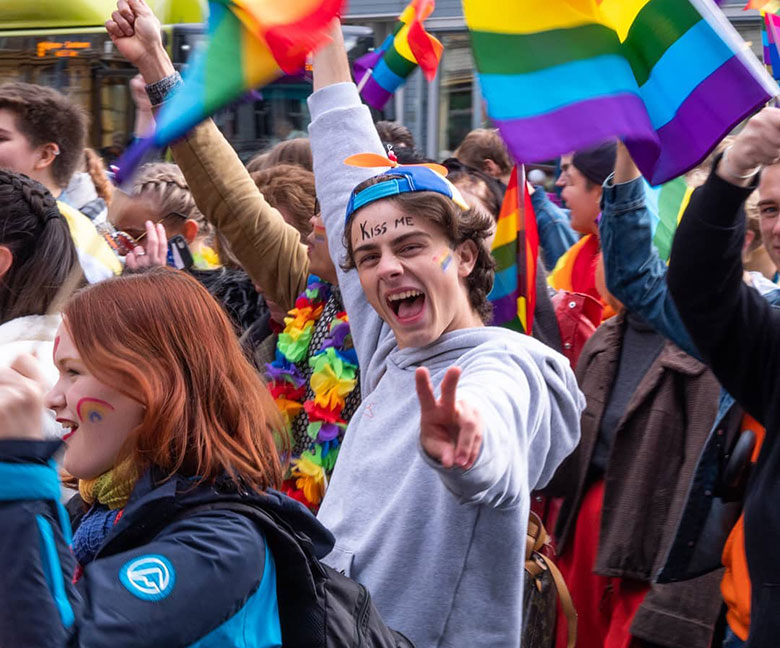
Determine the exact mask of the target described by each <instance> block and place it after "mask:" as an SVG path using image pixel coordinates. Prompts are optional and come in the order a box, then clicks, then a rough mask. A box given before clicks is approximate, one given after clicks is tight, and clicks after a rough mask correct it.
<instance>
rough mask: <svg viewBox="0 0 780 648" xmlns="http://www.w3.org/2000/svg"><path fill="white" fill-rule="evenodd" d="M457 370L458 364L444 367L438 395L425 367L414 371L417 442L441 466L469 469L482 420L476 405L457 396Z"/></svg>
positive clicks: (478, 447) (476, 451)
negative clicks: (445, 369)
mask: <svg viewBox="0 0 780 648" xmlns="http://www.w3.org/2000/svg"><path fill="white" fill-rule="evenodd" d="M460 374H461V370H460V368H459V367H450V368H449V369H448V370H447V373H446V374H445V375H444V379H443V380H442V382H441V396H440V398H439V399H437V398H436V396H435V395H434V391H433V385H432V384H431V377H430V373H429V372H428V369H426V368H425V367H420V368H418V369H417V371H416V372H415V383H416V387H417V398H418V400H419V401H420V444H421V445H422V447H423V450H425V452H426V454H428V456H429V457H431V458H432V459H435V460H436V461H438V462H439V463H440V464H441V465H442V466H443V467H444V468H453V467H456V468H462V469H463V470H468V469H469V468H471V467H472V466H473V465H474V462H475V461H476V460H477V458H478V457H479V452H480V450H481V449H482V437H483V427H484V424H483V421H482V416H481V415H480V413H479V410H477V408H475V407H474V406H472V405H471V404H469V403H467V402H466V401H462V400H461V401H459V400H457V399H456V393H457V388H458V380H459V379H460Z"/></svg>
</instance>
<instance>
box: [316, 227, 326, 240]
mask: <svg viewBox="0 0 780 648" xmlns="http://www.w3.org/2000/svg"><path fill="white" fill-rule="evenodd" d="M314 238H315V240H317V241H324V240H325V239H326V235H325V228H324V227H323V226H322V225H315V226H314Z"/></svg>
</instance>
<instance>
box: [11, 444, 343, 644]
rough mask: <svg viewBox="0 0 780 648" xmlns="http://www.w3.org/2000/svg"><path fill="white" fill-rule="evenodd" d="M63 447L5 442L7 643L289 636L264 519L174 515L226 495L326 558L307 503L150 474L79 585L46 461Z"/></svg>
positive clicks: (326, 547)
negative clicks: (289, 525) (279, 523)
mask: <svg viewBox="0 0 780 648" xmlns="http://www.w3.org/2000/svg"><path fill="white" fill-rule="evenodd" d="M58 446H59V443H58V442H32V441H0V528H1V529H2V533H0V570H1V571H2V574H3V577H2V578H0V601H2V605H0V645H2V646H19V647H26V646H30V647H32V646H35V647H36V648H45V647H49V646H58V647H62V646H70V647H76V646H79V647H81V646H83V647H85V648H86V647H90V648H91V647H93V646H94V647H98V646H100V647H103V646H110V647H111V648H125V647H127V648H130V647H133V648H135V647H141V646H165V647H166V648H177V647H181V648H184V647H185V646H194V645H197V646H198V647H200V648H206V647H210V646H220V647H226V648H233V647H234V648H239V647H244V646H246V647H248V646H253V647H255V646H257V647H259V646H269V647H270V646H278V645H281V630H280V625H279V613H278V607H277V599H276V566H275V563H274V560H273V557H272V556H271V553H270V551H269V550H268V548H267V545H266V544H265V541H264V538H263V534H262V533H261V531H260V530H259V528H258V527H257V526H256V525H255V524H254V523H253V522H252V520H250V519H249V518H248V517H246V516H244V515H242V514H241V513H236V512H233V511H225V510H219V511H200V512H194V513H193V515H191V516H183V517H177V516H178V514H179V513H180V512H181V511H183V510H185V509H187V508H190V507H194V506H200V505H203V504H207V503H212V502H215V501H220V500H231V501H235V500H240V501H245V502H246V501H257V502H262V506H263V507H270V508H273V509H274V510H275V511H277V512H278V513H279V514H280V515H283V516H284V517H285V518H286V519H290V520H294V521H295V524H296V525H298V526H299V528H304V529H306V532H307V534H308V535H309V536H310V537H311V538H312V539H313V540H314V542H315V544H317V545H318V548H319V549H320V550H319V551H318V552H317V553H318V554H320V555H324V554H325V553H327V552H328V551H330V548H331V547H332V545H333V537H332V536H331V534H330V533H329V532H328V531H326V530H325V529H324V527H322V525H320V524H319V523H318V522H317V521H316V519H315V518H314V517H313V516H311V515H310V514H309V513H308V512H307V511H305V510H304V509H303V507H301V506H300V505H298V504H297V503H296V502H293V501H292V500H290V499H289V498H286V497H284V496H283V495H281V494H278V493H274V492H269V493H268V494H267V495H265V496H259V495H258V496H243V497H242V496H239V495H237V494H236V493H235V492H234V491H233V490H232V489H229V488H220V487H215V486H206V485H203V486H198V487H195V488H193V486H192V482H191V481H189V480H187V479H185V478H183V477H174V478H173V479H170V480H168V481H165V482H163V483H161V484H160V485H155V481H154V479H153V474H152V472H150V473H147V474H146V475H144V476H143V477H142V478H141V479H140V480H139V482H138V483H137V484H136V487H135V489H134V490H133V493H132V495H131V497H130V500H129V501H128V503H127V505H126V506H125V508H124V509H123V512H122V516H121V518H120V519H119V521H118V522H117V523H116V525H115V526H114V527H113V528H112V530H111V531H110V532H109V534H108V536H107V537H106V539H105V541H104V542H103V544H102V545H101V546H100V549H99V550H98V553H97V555H96V557H95V559H94V560H92V561H91V562H90V563H88V564H87V565H86V566H85V569H84V574H83V576H82V577H81V578H80V580H79V581H78V583H77V584H76V585H73V583H72V577H73V574H74V568H75V561H74V559H73V556H72V554H71V552H70V550H69V548H68V542H69V540H70V520H69V519H68V517H67V514H66V513H65V510H64V508H63V507H62V506H61V505H60V503H59V497H60V488H59V481H58V477H57V472H56V467H55V465H54V463H53V462H52V461H51V459H50V457H51V456H52V454H53V453H54V452H55V451H56V450H57V448H58Z"/></svg>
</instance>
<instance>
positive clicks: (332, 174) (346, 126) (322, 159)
mask: <svg viewBox="0 0 780 648" xmlns="http://www.w3.org/2000/svg"><path fill="white" fill-rule="evenodd" d="M331 38H332V41H331V42H330V43H329V44H328V45H326V46H325V47H323V48H322V49H321V50H319V51H318V52H317V53H316V54H315V55H314V94H312V95H311V97H309V110H310V112H311V119H312V121H311V124H310V125H309V137H310V139H311V149H312V154H313V156H314V180H315V182H316V185H317V196H318V198H319V200H320V206H321V207H322V219H323V221H324V223H325V229H326V230H327V235H328V245H329V247H330V254H331V257H332V258H333V264H334V265H335V266H336V269H337V272H338V277H339V287H340V288H341V294H342V297H343V299H344V305H345V307H346V309H347V314H348V315H349V320H350V328H351V330H352V337H353V339H354V342H355V349H356V350H357V353H358V359H359V362H360V367H361V369H362V370H363V375H364V376H370V375H371V372H370V371H366V370H367V369H368V367H369V362H370V361H371V359H372V358H373V359H374V360H375V362H382V361H383V358H379V357H375V353H374V352H375V351H376V349H377V347H378V345H379V343H380V341H382V340H383V339H385V338H387V336H388V335H392V334H391V333H390V330H389V328H388V327H386V326H385V325H384V322H383V321H382V320H381V318H380V317H379V315H377V313H376V311H375V310H374V309H373V308H372V307H371V306H370V304H369V303H368V301H366V298H365V296H364V294H363V289H362V288H361V286H360V280H359V279H358V275H357V272H356V271H354V270H350V271H348V272H344V271H343V270H342V269H341V263H342V262H343V261H344V255H345V248H344V242H343V236H344V220H345V215H346V210H347V203H348V202H349V196H350V193H351V192H352V190H353V189H354V188H355V187H356V186H357V185H358V184H360V183H361V182H362V181H363V180H365V179H366V178H369V177H371V176H373V175H376V174H377V173H381V172H382V171H384V170H385V169H363V168H357V167H350V166H347V165H345V164H344V160H345V159H346V158H347V157H349V156H350V155H354V154H356V153H378V154H383V153H384V150H383V148H382V143H381V142H380V140H379V135H378V134H377V132H376V129H375V128H374V124H373V122H372V121H371V113H370V112H369V110H368V108H366V107H365V106H364V105H362V103H361V102H360V97H359V95H358V92H357V88H356V87H355V84H354V83H352V77H351V74H350V69H349V63H348V61H347V53H346V50H345V48H344V40H343V37H342V34H341V26H340V25H339V23H338V21H334V23H333V29H332V33H331ZM361 382H363V390H364V392H365V391H366V390H367V389H371V388H372V386H371V385H369V384H368V382H369V381H361Z"/></svg>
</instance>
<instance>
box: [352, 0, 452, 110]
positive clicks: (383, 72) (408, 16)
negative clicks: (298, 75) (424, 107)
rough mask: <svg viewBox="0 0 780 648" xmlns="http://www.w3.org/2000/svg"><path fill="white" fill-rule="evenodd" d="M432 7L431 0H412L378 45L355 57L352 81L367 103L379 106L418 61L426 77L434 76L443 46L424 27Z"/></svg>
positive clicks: (387, 99) (402, 81)
mask: <svg viewBox="0 0 780 648" xmlns="http://www.w3.org/2000/svg"><path fill="white" fill-rule="evenodd" d="M433 9H434V0H413V1H412V2H411V3H410V4H409V5H408V6H407V7H406V9H404V10H403V12H402V13H401V15H400V16H399V18H398V22H397V23H396V24H395V27H394V28H393V31H392V32H391V33H390V34H389V35H388V37H387V38H386V39H385V40H384V42H383V43H382V45H381V47H379V48H377V49H376V50H374V51H373V52H369V53H368V54H366V55H365V56H362V57H360V58H359V59H357V60H356V61H355V63H354V65H353V73H354V76H355V81H356V82H357V84H358V87H359V88H360V94H361V96H362V97H363V100H364V101H365V102H366V103H367V104H369V105H370V106H373V107H374V108H376V109H377V110H382V109H383V108H384V107H385V105H386V104H387V102H388V101H389V100H390V97H392V96H393V94H394V93H395V91H396V90H398V88H400V87H401V86H402V85H403V84H404V83H406V80H407V78H409V75H410V74H411V73H412V72H414V70H415V69H416V68H417V66H418V65H419V67H420V69H422V71H423V74H424V75H425V77H426V78H427V79H428V81H431V80H432V79H433V77H434V76H436V68H438V66H439V61H440V60H441V53H442V51H443V49H444V48H443V46H442V44H441V43H440V42H439V41H438V40H437V39H436V38H434V37H433V36H431V35H430V34H429V33H428V32H427V31H425V27H423V21H424V20H425V19H426V18H427V17H428V16H430V14H431V12H433Z"/></svg>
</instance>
